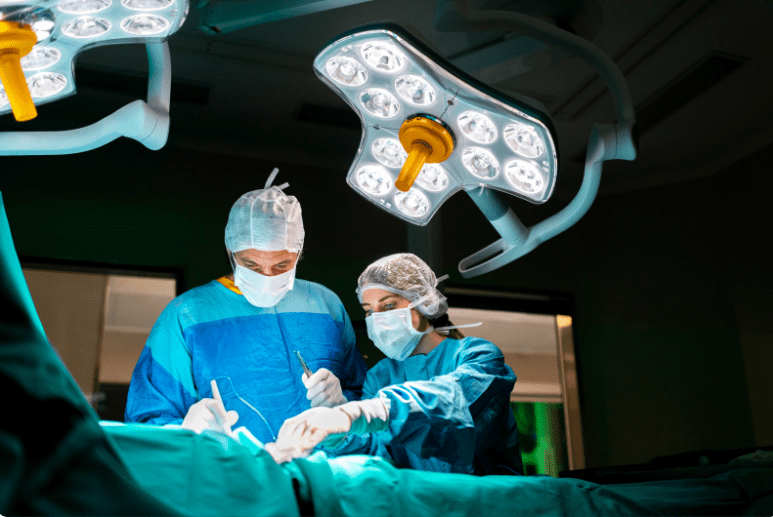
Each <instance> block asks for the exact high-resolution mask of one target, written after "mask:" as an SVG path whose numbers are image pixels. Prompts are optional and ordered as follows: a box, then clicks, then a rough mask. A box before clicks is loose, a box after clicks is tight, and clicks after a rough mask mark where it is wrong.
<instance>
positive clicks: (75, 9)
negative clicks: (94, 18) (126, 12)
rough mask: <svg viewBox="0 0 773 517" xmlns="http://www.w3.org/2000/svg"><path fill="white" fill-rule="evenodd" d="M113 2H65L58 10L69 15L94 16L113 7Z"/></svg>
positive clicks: (86, 0) (80, 0) (79, 0)
mask: <svg viewBox="0 0 773 517" xmlns="http://www.w3.org/2000/svg"><path fill="white" fill-rule="evenodd" d="M112 3H113V2H112V0H64V1H63V2H59V5H57V6H56V8H57V9H59V10H60V11H62V12H63V13H67V14H94V13H98V12H99V11H104V10H105V9H107V8H108V7H110V6H111V5H112Z"/></svg>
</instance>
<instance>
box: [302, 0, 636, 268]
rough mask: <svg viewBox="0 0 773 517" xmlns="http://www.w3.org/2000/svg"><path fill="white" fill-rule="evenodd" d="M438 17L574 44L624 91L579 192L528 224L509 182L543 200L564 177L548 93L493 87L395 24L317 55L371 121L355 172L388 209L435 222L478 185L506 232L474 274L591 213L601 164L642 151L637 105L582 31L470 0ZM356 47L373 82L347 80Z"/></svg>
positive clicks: (441, 23) (597, 137) (481, 203)
mask: <svg viewBox="0 0 773 517" xmlns="http://www.w3.org/2000/svg"><path fill="white" fill-rule="evenodd" d="M436 27H437V28H438V30H441V31H442V30H448V31H471V30H480V31H486V30H489V31H490V30H505V31H516V32H519V33H521V34H523V35H525V36H526V37H528V38H532V39H534V40H536V41H537V42H540V43H543V44H545V45H549V46H550V45H552V46H556V47H558V48H559V49H562V50H565V51H569V52H571V53H573V54H575V55H577V56H578V57H580V58H581V59H583V60H584V61H586V62H587V63H589V64H590V65H591V67H593V68H594V69H595V70H596V71H597V72H598V73H599V74H600V75H601V77H602V78H603V79H604V81H605V82H606V83H607V85H608V86H609V87H610V89H611V91H612V94H613V97H614V101H615V108H616V113H617V116H618V123H617V124H596V125H594V126H593V128H592V130H591V138H590V141H589V144H588V152H587V158H586V168H585V176H584V179H583V183H582V185H581V187H580V191H579V192H578V193H577V195H576V196H575V198H574V199H573V200H572V202H571V203H570V204H569V205H568V206H567V207H565V208H564V209H562V210H561V211H560V212H558V213H556V214H554V215H553V216H551V217H549V218H547V219H546V220H544V221H542V222H540V223H538V224H536V225H534V226H532V227H530V228H527V227H526V226H525V225H524V224H523V223H521V221H520V220H519V219H518V217H517V216H516V215H515V213H514V212H513V210H512V208H511V207H509V206H508V205H507V203H505V202H504V201H503V200H502V198H501V197H500V196H499V194H498V192H503V193H507V194H512V195H514V196H516V197H519V198H521V199H523V200H526V201H528V202H531V203H536V204H540V203H544V202H546V201H547V200H549V199H550V197H551V195H552V193H553V190H554V188H555V184H556V180H557V177H558V147H557V144H556V133H555V130H554V129H553V125H552V121H551V120H550V117H549V116H548V115H547V114H546V110H545V109H544V107H542V106H541V104H540V103H539V102H537V101H534V100H531V99H527V98H523V97H520V96H519V97H518V99H513V98H511V97H508V96H506V95H503V94H502V93H501V92H498V91H496V90H493V89H492V88H489V87H488V86H486V85H485V84H482V83H481V82H479V81H477V80H476V79H474V78H472V77H470V76H469V75H467V74H465V73H464V72H462V71H460V70H459V69H457V68H456V67H454V66H453V65H451V64H450V63H448V62H447V61H446V60H445V59H443V58H442V57H440V56H439V55H438V54H437V53H435V52H434V51H433V50H431V49H430V48H429V47H428V46H427V45H425V44H424V43H422V42H420V41H419V39H418V38H416V37H413V36H411V35H410V34H408V33H406V31H405V30H404V29H402V28H400V27H398V26H395V25H391V24H387V25H373V26H368V27H362V28H359V29H355V30H353V31H350V32H348V33H345V34H343V35H341V36H340V37H338V38H336V39H335V40H334V41H333V42H332V43H330V44H328V45H326V46H325V47H324V48H323V49H322V50H321V51H320V52H319V54H318V55H317V57H316V58H315V60H314V71H315V72H316V74H317V76H318V77H319V78H320V79H321V80H322V81H323V82H325V83H326V84H327V85H328V86H330V88H332V89H333V90H334V91H335V92H336V93H337V94H338V95H339V96H341V97H342V98H343V99H344V100H345V101H346V102H347V103H348V104H349V106H351V107H352V109H354V110H355V111H356V112H357V113H358V115H359V117H360V120H361V121H362V138H361V140H360V146H359V150H358V152H357V154H356V155H355V157H354V161H353V162H352V164H351V167H350V168H349V173H348V175H347V178H346V179H347V183H348V184H349V185H350V186H351V187H352V188H353V189H354V190H355V191H357V192H358V193H359V194H361V195H362V196H363V197H365V199H367V200H368V201H370V202H371V203H373V204H375V205H377V206H379V207H380V208H381V209H383V210H386V211H388V212H389V213H391V214H393V215H395V216H396V217H399V218H401V219H403V220H405V221H408V222H410V223H412V224H416V225H420V226H424V225H426V224H427V223H429V221H430V219H431V218H432V217H433V215H434V214H435V213H437V211H438V209H439V208H440V207H441V205H442V204H443V203H444V202H445V201H446V200H447V199H448V198H449V197H450V196H451V195H453V194H454V193H456V192H458V191H460V190H464V191H466V193H467V194H468V195H469V196H470V197H471V198H472V200H473V201H474V202H475V204H476V205H477V206H478V208H480V210H481V211H482V212H483V214H484V215H485V216H486V218H487V219H488V221H489V222H490V223H491V225H492V226H493V227H494V228H495V229H496V230H497V232H498V233H499V234H500V236H501V238H500V239H499V240H498V241H496V242H494V243H493V244H491V245H489V246H487V247H485V248H484V249H482V250H480V251H479V252H477V253H474V254H473V255H471V256H469V257H467V258H466V259H464V260H462V261H461V262H460V263H459V271H460V272H461V273H462V275H463V276H465V277H471V276H476V275H479V274H482V273H485V272H488V271H491V270H493V269H496V268H499V267H501V266H503V265H505V264H507V263H509V262H511V261H513V260H515V259H517V258H519V257H521V256H523V255H525V254H526V253H529V252H530V251H531V250H533V249H534V248H535V247H537V246H538V245H539V244H540V243H542V242H544V241H545V240H547V239H550V238H552V237H554V236H555V235H557V234H559V233H561V232H562V231H564V230H565V229H567V228H569V227H570V226H572V225H573V224H574V223H575V222H576V221H577V220H579V218H580V217H582V215H584V214H585V212H586V211H587V210H588V208H589V207H590V205H591V203H592V202H593V199H594V198H595V195H596V192H597V190H598V183H599V181H600V174H601V163H602V162H603V161H606V160H611V159H622V160H633V159H635V158H636V142H635V138H634V134H635V133H634V124H635V116H634V112H633V105H632V102H631V97H630V93H629V91H628V88H627V85H626V83H625V79H624V77H623V75H622V73H621V72H620V70H619V69H618V68H617V66H616V65H615V64H614V62H613V61H612V60H611V59H610V58H609V56H607V55H606V54H604V53H603V52H601V51H600V50H599V49H598V48H597V47H595V46H594V45H592V44H591V43H589V42H587V41H585V40H583V39H581V38H579V37H577V36H575V35H573V34H570V33H568V32H566V31H563V30H561V29H558V28H556V27H553V26H551V25H549V24H546V23H544V22H543V21H540V20H538V19H536V18H532V17H529V16H525V15H520V14H517V13H511V12H493V11H480V12H475V13H474V14H470V13H468V11H467V5H466V2H465V1H464V0H454V1H453V2H438V4H437V14H436ZM344 58H351V59H354V60H356V62H357V63H358V64H360V65H362V66H364V68H365V69H366V72H367V74H362V76H361V77H362V83H361V84H358V85H357V86H352V85H351V83H348V82H347V81H342V80H341V77H340V74H339V73H337V70H339V68H340V67H339V66H338V65H336V66H331V63H341V62H343V60H344ZM395 140H399V142H400V144H402V148H403V151H404V152H405V153H407V158H405V159H404V160H403V156H404V155H402V154H400V153H396V152H395V150H394V148H393V147H391V146H388V144H387V142H392V143H394V141H395ZM398 156H399V157H400V158H399V159H398V158H397V157H398ZM401 161H404V163H403V164H402V167H401V170H400V172H399V174H398V175H397V177H396V178H393V177H392V175H391V174H390V172H388V169H387V167H388V168H389V169H396V168H397V166H398V165H399V163H400V162H401ZM376 164H378V165H376ZM392 181H394V183H392ZM387 182H389V183H387ZM392 185H394V186H395V188H396V189H397V192H395V191H394V190H393V189H392V188H391V187H392Z"/></svg>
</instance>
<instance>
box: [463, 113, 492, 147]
mask: <svg viewBox="0 0 773 517" xmlns="http://www.w3.org/2000/svg"><path fill="white" fill-rule="evenodd" d="M457 122H458V124H459V128H460V129H461V130H462V133H464V134H465V135H467V137H468V138H469V139H470V140H472V141H473V142H477V143H479V144H490V143H492V142H493V141H494V140H496V139H497V127H496V126H495V125H494V123H493V122H492V121H491V119H490V118H488V117H487V116H486V115H483V114H482V113H475V112H474V111H465V112H464V113H462V114H461V115H459V118H458V120H457Z"/></svg>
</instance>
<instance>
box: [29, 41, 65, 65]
mask: <svg viewBox="0 0 773 517" xmlns="http://www.w3.org/2000/svg"><path fill="white" fill-rule="evenodd" d="M61 57H62V53H61V52H59V50H57V49H55V48H53V47H39V46H37V45H36V46H34V47H32V51H31V52H30V53H29V54H27V55H26V56H24V57H23V58H21V69H22V70H43V69H44V68H48V67H49V66H51V65H53V64H54V63H56V62H57V61H59V59H60V58H61Z"/></svg>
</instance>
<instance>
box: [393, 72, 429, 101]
mask: <svg viewBox="0 0 773 517" xmlns="http://www.w3.org/2000/svg"><path fill="white" fill-rule="evenodd" d="M395 90H397V93H398V94H399V95H400V97H402V98H403V99H405V100H406V101H408V102H410V103H413V104H418V105H419V106H426V105H428V104H432V103H433V102H435V97H436V96H437V94H436V93H435V89H434V88H433V87H432V85H431V84H429V83H428V82H427V81H425V80H424V79H422V78H421V77H419V76H418V75H401V76H400V77H398V78H397V79H396V80H395Z"/></svg>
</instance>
